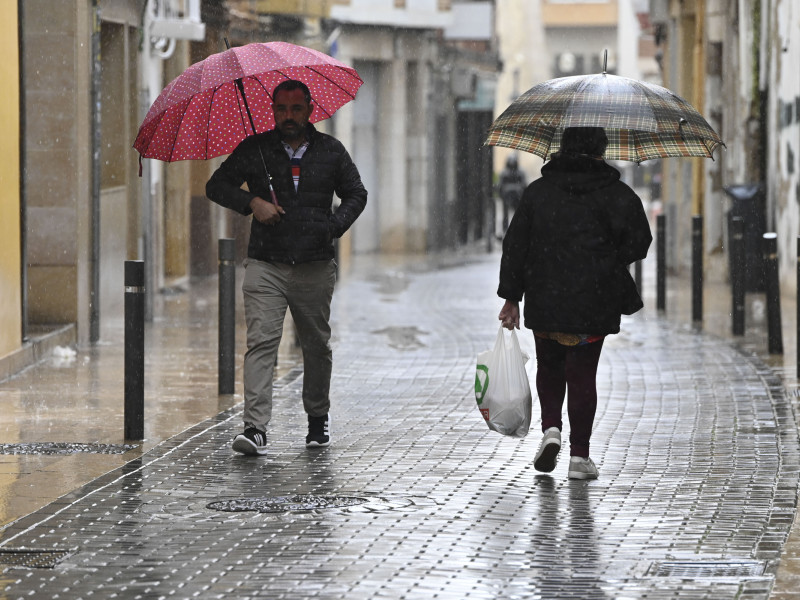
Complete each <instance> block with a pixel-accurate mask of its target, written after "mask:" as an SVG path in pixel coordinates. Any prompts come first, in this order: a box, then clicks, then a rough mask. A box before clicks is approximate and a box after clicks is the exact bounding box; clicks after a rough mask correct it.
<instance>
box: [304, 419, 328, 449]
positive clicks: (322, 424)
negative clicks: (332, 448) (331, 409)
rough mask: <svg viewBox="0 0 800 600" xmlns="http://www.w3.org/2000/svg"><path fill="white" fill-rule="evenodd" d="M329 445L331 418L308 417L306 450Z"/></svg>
mask: <svg viewBox="0 0 800 600" xmlns="http://www.w3.org/2000/svg"><path fill="white" fill-rule="evenodd" d="M330 443H331V418H330V416H329V415H324V416H322V417H312V416H309V417H308V435H307V436H306V448H322V447H323V446H329V445H330Z"/></svg>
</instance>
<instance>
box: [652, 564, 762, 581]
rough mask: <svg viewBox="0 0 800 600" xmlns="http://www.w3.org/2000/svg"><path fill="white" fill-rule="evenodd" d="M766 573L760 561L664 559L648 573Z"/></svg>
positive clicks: (702, 575)
mask: <svg viewBox="0 0 800 600" xmlns="http://www.w3.org/2000/svg"><path fill="white" fill-rule="evenodd" d="M763 574H764V563H763V562H758V561H664V562H656V563H653V564H652V565H651V566H650V568H649V569H648V575H651V576H653V577H672V578H678V579H704V578H708V577H726V578H733V579H738V578H742V577H758V576H760V575H763Z"/></svg>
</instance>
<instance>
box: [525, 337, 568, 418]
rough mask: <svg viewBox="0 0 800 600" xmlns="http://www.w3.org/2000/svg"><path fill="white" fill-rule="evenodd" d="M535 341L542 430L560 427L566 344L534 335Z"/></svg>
mask: <svg viewBox="0 0 800 600" xmlns="http://www.w3.org/2000/svg"><path fill="white" fill-rule="evenodd" d="M533 339H534V341H535V343H536V392H537V394H538V396H539V406H540V407H541V410H542V431H545V430H546V429H549V428H550V427H557V428H558V429H561V428H562V422H561V409H562V406H563V405H564V394H565V392H566V390H567V380H566V376H565V373H564V370H565V364H566V350H567V347H566V346H562V345H561V344H559V343H558V342H554V341H553V340H546V339H542V338H539V337H536V336H534V338H533Z"/></svg>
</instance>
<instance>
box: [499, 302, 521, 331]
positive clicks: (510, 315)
mask: <svg viewBox="0 0 800 600" xmlns="http://www.w3.org/2000/svg"><path fill="white" fill-rule="evenodd" d="M497 318H498V319H500V320H501V321H502V322H503V327H505V328H506V329H519V302H512V301H511V300H506V303H505V304H503V308H502V309H500V314H499V315H498V316H497Z"/></svg>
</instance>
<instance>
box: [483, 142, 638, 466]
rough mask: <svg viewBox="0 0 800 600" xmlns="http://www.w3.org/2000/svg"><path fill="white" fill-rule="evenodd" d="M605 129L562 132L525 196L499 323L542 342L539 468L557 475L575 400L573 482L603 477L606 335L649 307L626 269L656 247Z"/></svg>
mask: <svg viewBox="0 0 800 600" xmlns="http://www.w3.org/2000/svg"><path fill="white" fill-rule="evenodd" d="M607 144H608V138H607V137H606V134H605V131H604V130H603V129H602V128H599V127H580V128H578V127H575V128H572V127H571V128H568V129H566V130H565V131H564V134H563V138H562V142H561V151H560V152H559V153H558V154H555V155H553V156H552V157H551V160H550V161H549V162H548V163H547V164H545V165H544V167H543V168H542V177H541V178H539V179H537V180H536V181H534V182H533V183H531V185H530V186H528V188H527V189H526V190H525V193H524V195H523V197H522V202H521V204H520V207H519V209H518V210H517V212H516V213H515V215H514V218H513V219H512V220H511V224H510V226H509V228H508V232H507V233H506V236H505V238H504V240H503V255H502V258H501V263H500V285H499V288H498V291H497V294H498V296H500V297H501V298H504V299H505V300H506V302H505V304H504V305H503V308H502V309H501V311H500V314H499V319H500V320H501V321H502V323H503V326H504V327H506V328H508V329H513V328H515V327H516V328H519V317H520V312H519V302H520V301H521V300H523V298H524V318H525V327H527V328H528V329H532V330H533V333H534V341H535V345H536V360H537V373H536V389H537V392H538V396H539V403H540V406H541V413H542V431H543V433H544V437H543V439H542V442H541V445H540V447H539V450H538V452H537V453H536V457H535V459H534V467H535V468H536V470H538V471H543V472H550V471H552V470H553V469H555V466H556V461H557V458H558V453H559V450H560V449H561V430H562V407H563V403H564V395H565V393H566V394H567V413H568V416H569V424H570V436H569V441H570V463H569V472H568V476H569V477H570V478H572V479H595V478H597V476H598V471H597V467H596V466H595V464H594V462H593V461H592V459H591V458H590V457H589V440H590V438H591V435H592V425H593V422H594V416H595V411H596V408H597V382H596V375H597V365H598V362H599V360H600V351H601V349H602V347H603V340H604V338H605V336H606V335H608V334H612V333H618V332H619V329H620V319H621V315H622V314H632V313H634V312H636V311H638V310H639V309H640V308H642V300H641V298H640V296H639V293H638V291H637V289H636V284H635V283H634V281H633V278H632V277H631V275H630V273H629V271H628V265H629V264H631V263H633V262H634V261H637V260H641V259H643V258H644V257H645V256H646V255H647V249H648V248H649V246H650V242H651V241H652V235H651V233H650V226H649V224H648V221H647V217H646V215H645V212H644V209H643V207H642V201H641V200H640V199H639V197H638V196H637V195H636V194H635V193H634V191H633V190H632V189H631V188H630V187H628V186H627V185H626V184H624V183H623V182H622V181H620V174H619V171H617V170H616V169H614V168H613V167H611V166H610V165H608V164H607V163H606V162H605V161H604V160H603V159H602V155H603V152H604V151H605V148H606V145H607Z"/></svg>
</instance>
